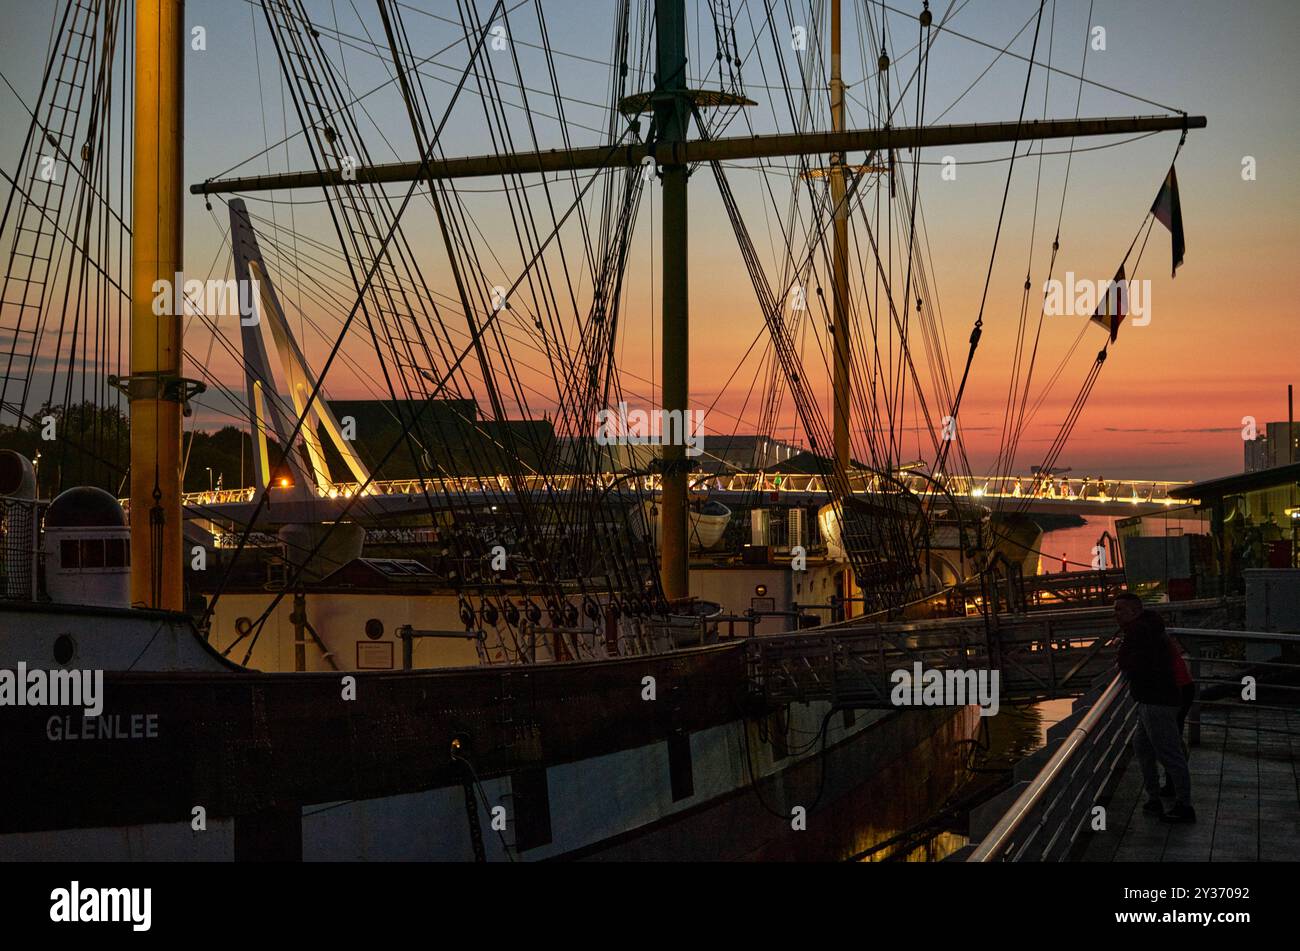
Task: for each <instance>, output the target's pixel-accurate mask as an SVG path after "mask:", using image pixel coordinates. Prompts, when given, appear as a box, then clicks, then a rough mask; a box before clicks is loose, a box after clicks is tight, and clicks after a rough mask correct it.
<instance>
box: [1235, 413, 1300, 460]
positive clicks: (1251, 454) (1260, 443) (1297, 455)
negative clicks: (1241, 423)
mask: <svg viewBox="0 0 1300 951" xmlns="http://www.w3.org/2000/svg"><path fill="white" fill-rule="evenodd" d="M1286 437H1287V424H1286V423H1285V422H1281V423H1266V424H1265V425H1264V428H1263V430H1262V431H1260V432H1259V433H1258V434H1257V435H1256V436H1255V438H1254V439H1247V440H1243V445H1244V446H1245V456H1246V471H1247V472H1262V471H1263V470H1265V469H1272V468H1275V467H1277V466H1285V465H1290V464H1291V463H1292V462H1300V423H1292V424H1291V439H1290V444H1289V445H1288V440H1287V438H1286Z"/></svg>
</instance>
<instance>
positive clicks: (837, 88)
mask: <svg viewBox="0 0 1300 951" xmlns="http://www.w3.org/2000/svg"><path fill="white" fill-rule="evenodd" d="M831 131H832V132H843V131H844V80H843V79H842V78H841V75H840V0H831ZM845 158H846V157H845V154H844V153H843V152H832V153H831V156H830V178H831V208H832V211H831V214H832V225H833V227H832V233H833V239H832V247H831V332H832V334H833V335H834V342H835V356H834V368H833V372H832V377H831V379H832V393H833V394H834V396H833V399H834V403H835V408H834V430H833V431H834V435H835V466H836V468H838V469H839V470H840V471H841V472H842V473H844V475H845V476H847V475H848V471H849V458H850V455H851V441H850V438H849V420H850V418H851V416H852V410H851V409H850V393H851V391H850V382H849V367H850V365H851V361H850V359H849V316H848V315H849V209H848V203H847V202H845V200H844V195H845V192H846V190H847V186H846V182H845V180H844V176H845Z"/></svg>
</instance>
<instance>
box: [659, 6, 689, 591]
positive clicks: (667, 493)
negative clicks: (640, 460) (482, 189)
mask: <svg viewBox="0 0 1300 951" xmlns="http://www.w3.org/2000/svg"><path fill="white" fill-rule="evenodd" d="M655 47H656V55H655V94H654V96H653V99H654V131H655V141H656V143H663V144H664V145H665V146H668V147H671V146H672V145H674V144H675V143H678V142H685V141H686V131H687V128H688V125H689V123H690V119H691V108H690V98H689V94H688V92H687V89H686V2H685V0H656V3H655ZM661 170H662V173H663V247H662V256H663V263H662V265H661V267H662V268H663V270H662V276H661V284H662V287H663V328H662V331H661V333H662V352H663V381H664V382H663V409H664V411H665V413H666V414H669V415H667V416H666V417H665V418H666V419H670V420H671V419H679V420H681V430H680V432H676V433H673V435H675V436H678V437H680V438H677V439H669V440H665V444H664V445H663V447H662V448H661V457H660V462H661V465H662V467H663V474H662V477H661V481H662V486H663V491H662V494H661V496H660V502H659V507H660V518H661V520H662V521H661V523H660V524H661V526H662V528H661V530H660V534H659V575H660V578H661V580H662V582H663V588H664V596H665V597H666V598H667V599H668V600H669V601H670V602H671V601H674V600H677V599H678V598H685V597H686V596H687V595H688V593H689V578H690V569H689V564H688V560H687V559H688V557H689V555H690V548H689V543H688V527H689V512H688V511H687V505H686V481H687V475H688V465H687V458H686V445H685V441H686V439H687V437H688V436H689V433H688V432H687V431H686V430H687V427H688V426H689V423H688V419H689V417H688V416H687V408H688V406H689V402H688V401H689V397H690V382H689V372H688V371H689V358H690V340H689V335H690V320H689V305H688V293H689V281H688V278H687V261H688V258H687V231H688V228H687V204H686V174H687V168H686V165H685V164H683V163H681V162H672V163H666V164H664V165H662V166H661ZM665 429H667V427H665ZM669 443H672V444H671V445H669Z"/></svg>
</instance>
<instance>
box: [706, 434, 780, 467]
mask: <svg viewBox="0 0 1300 951" xmlns="http://www.w3.org/2000/svg"><path fill="white" fill-rule="evenodd" d="M703 448H704V452H703V454H702V455H701V456H700V458H699V468H700V471H702V472H736V471H739V470H744V471H752V470H755V469H771V468H772V467H773V466H775V465H778V464H780V463H782V462H785V461H786V460H787V459H789V458H790V457H792V456H795V455H797V454H798V453H799V452H801V450H800V449H799V447H798V446H795V445H792V444H791V443H788V442H783V441H782V440H780V439H773V438H772V437H770V436H705V437H704V446H703Z"/></svg>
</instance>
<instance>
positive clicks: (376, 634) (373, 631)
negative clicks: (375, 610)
mask: <svg viewBox="0 0 1300 951" xmlns="http://www.w3.org/2000/svg"><path fill="white" fill-rule="evenodd" d="M383 636H384V622H383V621H381V620H379V618H377V617H372V618H371V619H370V620H369V621H367V622H366V637H368V638H370V639H371V640H372V641H377V640H379V639H380V638H381V637H383Z"/></svg>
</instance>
